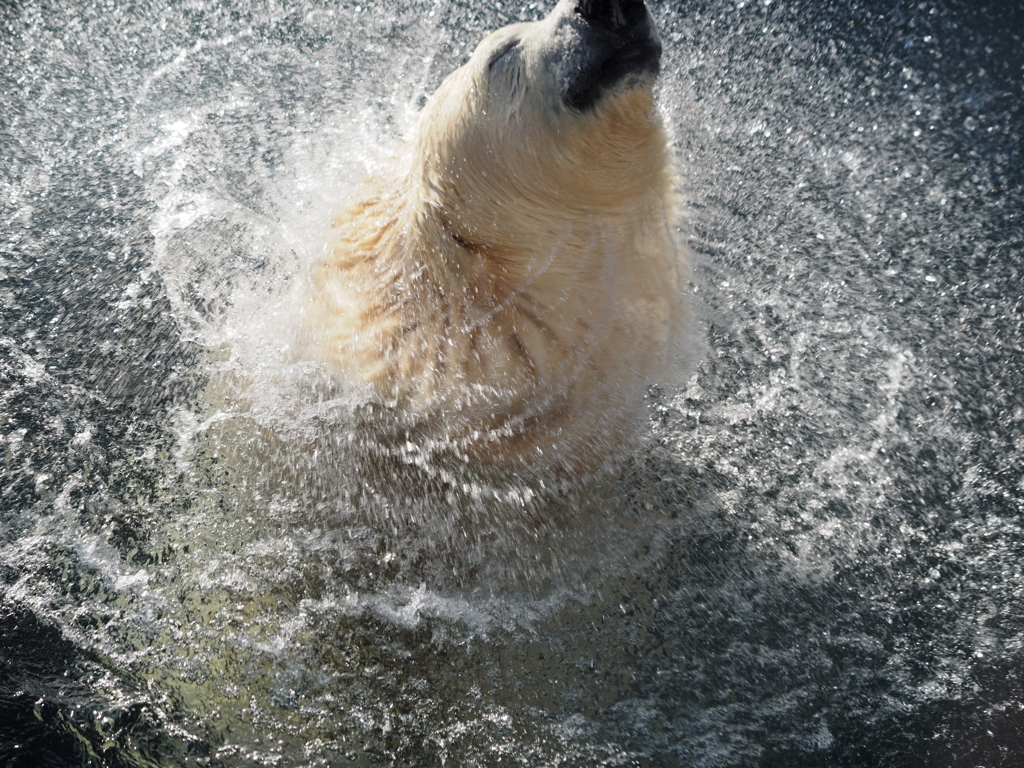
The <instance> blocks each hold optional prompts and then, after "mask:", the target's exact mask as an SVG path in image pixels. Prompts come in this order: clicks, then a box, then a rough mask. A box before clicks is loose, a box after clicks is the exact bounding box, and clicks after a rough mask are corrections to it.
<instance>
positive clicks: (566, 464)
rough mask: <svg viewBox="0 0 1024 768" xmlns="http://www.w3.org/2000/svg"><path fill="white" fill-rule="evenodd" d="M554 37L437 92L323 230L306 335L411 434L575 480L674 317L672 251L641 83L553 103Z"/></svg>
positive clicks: (632, 394) (638, 408)
mask: <svg viewBox="0 0 1024 768" xmlns="http://www.w3.org/2000/svg"><path fill="white" fill-rule="evenodd" d="M552 34H554V31H553V29H552V28H550V24H548V22H537V23H534V24H519V25H514V26H512V27H507V28H505V29H502V30H498V31H497V32H495V33H493V34H491V35H490V36H489V37H487V38H486V39H485V40H484V41H483V42H482V43H481V44H480V45H479V47H478V48H477V50H476V52H475V53H474V54H473V56H472V58H471V59H470V61H469V62H468V63H467V64H466V65H464V66H463V67H461V68H460V69H458V70H457V71H455V72H454V73H452V74H451V75H450V76H449V77H448V78H447V79H446V80H445V81H444V82H443V83H442V85H441V86H440V88H439V89H438V90H437V92H436V93H435V94H434V95H433V96H432V98H431V99H430V100H429V101H428V103H427V105H426V107H425V109H424V111H423V114H422V116H421V119H420V123H419V128H418V133H417V136H416V138H415V140H414V142H412V143H411V146H409V147H407V148H406V149H405V150H404V151H403V152H402V153H401V154H400V156H399V157H398V158H396V159H395V161H394V164H393V167H392V170H391V172H390V173H384V174H381V175H379V176H376V177H374V178H369V179H367V180H366V181H365V182H364V184H363V186H362V188H361V189H360V190H359V191H358V193H357V196H356V197H355V199H354V202H352V203H351V204H350V205H348V207H347V208H346V209H345V210H344V211H343V212H342V213H340V214H339V215H338V216H337V217H336V218H335V219H334V221H333V229H332V235H333V240H332V243H331V246H330V249H329V252H328V254H327V255H326V256H325V257H324V258H323V259H322V260H321V261H319V263H317V264H316V265H315V267H314V269H313V270H312V273H311V279H310V290H309V295H308V302H307V305H306V308H305V312H306V315H305V328H306V335H307V338H308V343H309V348H310V349H311V351H312V354H313V355H314V356H315V357H316V358H318V359H319V360H321V361H324V362H325V363H326V364H327V365H328V366H330V368H331V369H332V370H333V371H334V372H335V374H336V375H337V376H338V377H339V378H340V379H342V380H343V381H345V382H349V383H351V384H354V385H365V386H366V387H368V388H369V389H370V391H371V392H372V393H373V395H374V397H375V398H376V399H378V400H380V401H382V402H383V403H385V404H387V405H388V407H390V408H392V409H394V410H395V411H396V412H398V413H401V414H403V415H404V416H405V417H407V420H408V421H409V423H411V424H413V425H414V426H415V428H416V430H417V431H418V433H419V434H421V435H423V436H424V437H423V439H426V440H432V441H434V443H435V444H436V445H442V446H445V447H447V448H450V449H451V450H452V451H454V452H455V453H456V454H457V455H460V456H462V457H463V458H464V459H466V460H472V461H483V462H488V463H491V464H499V465H519V464H530V465H535V466H539V467H546V468H554V469H556V470H557V471H559V472H560V473H567V474H570V475H575V476H579V475H580V474H584V473H587V472H590V471H593V470H596V469H598V468H600V467H601V466H602V465H603V464H604V462H605V460H606V459H607V457H609V456H610V455H613V454H614V453H615V452H616V451H618V450H619V449H620V448H621V447H622V446H623V444H625V443H627V442H628V438H629V437H630V436H631V435H633V434H634V433H635V431H636V429H637V427H638V425H639V424H641V423H642V414H643V398H644V393H645V390H646V387H647V386H648V384H649V383H650V382H651V381H652V380H654V379H655V378H656V377H657V376H658V375H659V374H661V373H663V372H664V370H665V365H666V363H667V360H668V357H669V356H670V352H671V348H672V343H671V342H672V339H673V337H674V335H675V334H676V332H677V328H678V325H679V321H680V305H679V286H678V281H677V271H678V270H679V268H680V266H681V265H680V248H679V247H678V245H677V243H676V242H675V239H674V237H675V222H674V217H675V213H674V207H673V178H672V172H671V161H670V154H669V148H668V141H667V137H666V133H665V130H664V128H663V126H662V123H661V120H660V118H659V115H658V113H657V110H656V107H655V101H654V95H653V91H652V84H651V82H649V81H644V80H641V79H637V80H636V81H629V80H627V81H626V82H624V83H622V84H620V85H619V86H618V87H617V88H616V89H615V91H614V92H613V93H610V94H607V95H605V96H604V97H603V98H602V99H601V100H600V102H599V103H598V104H597V105H596V106H595V107H594V108H593V109H591V110H587V111H584V112H578V111H574V110H571V109H569V108H566V107H564V106H563V105H562V104H561V103H560V101H559V99H558V95H557V93H556V92H555V88H554V84H553V83H552V82H551V78H552V75H551V74H550V72H549V70H550V68H549V67H545V66H544V51H545V45H547V44H548V43H547V41H548V40H549V38H550V36H551V35H552ZM510 40H517V41H521V42H519V44H518V45H517V47H516V48H515V49H514V50H513V51H512V52H511V53H510V54H509V55H505V56H501V52H502V49H503V48H508V42H507V41H510ZM492 62H493V65H492Z"/></svg>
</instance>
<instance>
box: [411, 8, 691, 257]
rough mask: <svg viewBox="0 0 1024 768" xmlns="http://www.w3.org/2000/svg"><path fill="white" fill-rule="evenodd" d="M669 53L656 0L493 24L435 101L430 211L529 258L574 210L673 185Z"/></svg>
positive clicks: (426, 126) (425, 171) (427, 177)
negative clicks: (660, 94) (655, 16)
mask: <svg viewBox="0 0 1024 768" xmlns="http://www.w3.org/2000/svg"><path fill="white" fill-rule="evenodd" d="M660 58H661V42H660V40H659V37H658V34H657V32H656V30H655V28H654V24H653V22H652V19H651V17H650V14H649V13H648V11H647V8H646V6H645V5H644V2H643V0H561V2H559V3H558V5H557V6H556V7H555V8H554V10H553V11H552V12H551V13H550V15H548V16H547V17H546V18H545V19H543V20H541V21H538V22H533V23H522V24H513V25H511V26H508V27H504V28H502V29H499V30H497V31H495V32H493V33H491V34H490V35H488V36H487V37H486V38H485V39H484V40H483V41H482V42H481V43H480V44H479V46H478V47H477V48H476V51H475V52H474V53H473V55H472V57H471V58H470V60H469V61H468V62H467V63H466V64H465V65H464V66H463V67H461V68H460V69H458V70H456V71H455V72H454V73H452V74H451V75H450V76H449V77H448V78H447V79H446V80H445V81H444V82H443V83H442V85H441V86H440V87H439V89H438V90H437V91H436V92H435V94H434V95H433V96H432V97H431V99H430V100H429V102H428V103H427V106H426V108H425V109H424V112H423V114H422V117H421V120H420V124H419V130H418V135H417V140H416V146H415V149H414V153H413V157H414V165H413V169H412V177H411V181H412V182H413V184H412V186H413V188H414V189H415V190H416V192H415V194H416V195H417V196H418V197H419V200H420V201H422V202H423V203H424V204H425V205H424V207H423V208H421V211H420V215H422V216H425V217H427V218H431V219H434V220H435V221H436V223H437V224H438V226H440V227H441V228H442V229H445V228H446V229H447V230H448V231H449V232H450V234H451V236H452V237H454V238H455V240H456V241H457V242H459V243H463V244H465V243H468V244H470V245H472V244H483V245H486V246H487V247H489V248H491V249H494V250H497V251H508V252H510V253H513V254H514V255H515V257H516V258H515V259H512V260H513V261H517V260H523V259H528V258H529V257H530V255H531V254H529V253H527V252H526V251H529V250H530V249H529V248H525V249H524V244H525V243H530V242H533V243H537V244H539V245H540V247H541V248H549V247H550V244H551V243H553V242H558V241H559V239H560V238H561V237H563V236H564V234H565V230H564V228H565V226H566V223H567V221H572V222H576V223H579V222H581V221H582V219H583V218H586V217H587V216H591V215H594V216H600V217H607V216H609V215H611V216H615V215H616V214H621V215H625V216H627V217H628V216H632V215H634V211H635V209H636V207H637V206H638V205H639V206H643V205H645V204H646V202H645V201H646V200H647V198H648V197H649V196H650V195H651V194H652V193H653V194H654V195H656V196H658V197H661V198H664V197H665V195H666V194H667V187H668V186H669V185H670V183H671V182H670V177H669V173H668V169H669V167H670V165H671V163H670V162H669V158H668V154H667V152H668V150H667V141H666V137H665V134H664V130H663V128H662V126H661V122H660V120H659V118H658V115H657V112H656V110H655V107H654V98H653V91H652V89H653V85H654V81H655V79H656V76H657V74H658V70H659V63H660ZM421 226H422V223H421ZM442 239H443V237H442ZM532 255H533V256H535V257H536V256H537V254H532ZM541 256H544V254H541Z"/></svg>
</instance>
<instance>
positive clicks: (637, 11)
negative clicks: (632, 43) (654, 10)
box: [576, 0, 647, 29]
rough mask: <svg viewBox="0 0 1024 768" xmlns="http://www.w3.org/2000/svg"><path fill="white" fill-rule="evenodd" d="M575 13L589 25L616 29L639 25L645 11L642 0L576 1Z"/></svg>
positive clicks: (645, 14)
mask: <svg viewBox="0 0 1024 768" xmlns="http://www.w3.org/2000/svg"><path fill="white" fill-rule="evenodd" d="M576 13H578V14H579V15H580V16H582V17H583V18H584V19H586V20H587V21H589V22H591V23H597V24H602V25H606V26H609V27H611V28H612V29H618V28H620V27H631V26H634V25H636V24H639V23H640V22H641V21H642V20H643V19H644V18H645V17H646V16H647V9H646V8H645V7H644V0H578V2H577V3H576Z"/></svg>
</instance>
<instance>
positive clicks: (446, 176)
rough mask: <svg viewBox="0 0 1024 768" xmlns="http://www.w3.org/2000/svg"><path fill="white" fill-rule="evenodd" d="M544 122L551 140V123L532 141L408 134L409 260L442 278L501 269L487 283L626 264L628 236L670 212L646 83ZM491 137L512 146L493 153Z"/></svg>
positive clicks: (508, 286) (660, 223)
mask: <svg viewBox="0 0 1024 768" xmlns="http://www.w3.org/2000/svg"><path fill="white" fill-rule="evenodd" d="M555 128H557V129H558V130H557V134H558V141H556V142H552V141H544V134H547V135H548V136H550V135H551V134H552V133H555V130H554V128H553V127H552V126H543V127H542V130H540V131H539V133H540V134H541V135H540V136H538V137H536V138H534V139H533V140H532V141H530V140H527V141H524V140H523V137H522V136H519V137H517V140H515V141H499V142H495V140H494V138H493V137H485V138H486V139H487V141H486V143H485V144H484V145H483V146H476V144H478V143H480V142H482V141H483V139H480V138H479V137H476V136H468V137H465V138H464V139H463V141H462V142H460V144H459V145H457V147H458V149H457V151H456V150H452V149H451V148H450V147H448V146H429V145H424V143H423V142H419V143H418V146H417V151H416V153H415V154H416V158H417V160H416V164H415V165H414V166H413V167H412V169H411V173H410V174H409V176H408V177H407V179H406V184H405V185H404V186H405V189H406V195H405V200H404V217H403V218H404V222H405V224H404V226H403V231H404V232H405V235H406V238H407V246H408V247H407V249H405V250H406V253H407V254H408V257H409V258H410V259H411V261H412V262H413V263H414V264H416V265H417V267H418V266H419V265H422V266H425V267H427V269H428V270H429V271H430V272H431V273H433V274H434V276H435V277H436V279H437V280H439V281H440V282H442V283H445V284H452V285H460V284H463V283H464V282H466V281H468V283H469V284H474V283H475V282H476V281H475V280H473V279H472V278H473V276H474V275H475V274H477V273H479V272H481V271H483V272H486V273H487V274H488V275H491V276H493V275H495V274H500V275H501V276H502V280H501V281H499V282H500V286H496V290H517V289H519V288H520V287H521V286H522V285H523V284H524V283H528V282H530V281H534V280H536V278H537V276H538V275H539V274H541V273H543V272H547V273H549V277H548V278H546V280H548V281H549V282H550V281H551V279H552V277H557V276H559V275H562V276H565V278H566V279H569V276H574V279H577V280H582V281H584V282H586V281H589V280H592V279H594V278H593V276H594V275H596V274H598V273H600V272H602V271H603V270H606V269H607V267H608V262H609V260H612V261H614V262H616V263H617V264H619V265H621V266H626V265H627V264H628V262H629V259H630V253H631V250H632V249H633V248H634V247H635V245H634V244H635V243H637V242H644V241H648V240H649V239H650V238H649V237H648V236H647V235H646V234H645V233H648V232H649V231H650V230H651V229H652V228H654V229H656V228H659V227H664V226H665V224H666V221H671V219H672V218H673V211H672V208H673V206H672V196H673V184H672V173H671V166H672V163H671V158H670V151H669V145H668V140H667V135H666V132H665V130H664V127H663V125H662V123H661V120H660V119H659V117H658V115H657V111H656V108H655V106H654V99H653V94H652V92H651V91H650V89H645V88H636V89H633V90H631V91H629V92H628V93H625V94H623V95H621V96H618V97H616V98H614V99H609V100H608V101H607V103H602V104H601V105H599V106H598V107H597V108H595V109H594V110H593V112H592V113H588V114H586V115H582V116H579V117H577V118H575V119H573V120H571V121H567V122H564V124H561V125H559V126H555ZM509 130H511V131H519V132H522V131H525V130H527V129H526V128H525V127H524V126H521V125H517V124H515V123H513V124H512V125H511V126H510V128H509ZM496 143H497V144H498V145H500V146H514V147H517V148H518V151H516V152H507V153H505V154H503V155H500V156H499V155H498V153H497V152H496V150H495V146H494V145H495V144H496ZM467 145H468V146H467ZM492 282H493V281H492ZM559 282H561V281H559ZM474 290H479V286H475V287H474ZM487 300H488V301H489V300H490V299H487Z"/></svg>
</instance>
